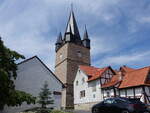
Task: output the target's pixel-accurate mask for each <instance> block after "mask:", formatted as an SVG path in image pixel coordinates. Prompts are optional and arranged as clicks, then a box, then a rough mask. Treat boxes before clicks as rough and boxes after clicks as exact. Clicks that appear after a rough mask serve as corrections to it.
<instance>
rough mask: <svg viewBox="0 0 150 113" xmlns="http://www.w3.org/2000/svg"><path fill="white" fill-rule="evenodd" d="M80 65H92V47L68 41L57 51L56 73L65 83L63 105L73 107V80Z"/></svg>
mask: <svg viewBox="0 0 150 113" xmlns="http://www.w3.org/2000/svg"><path fill="white" fill-rule="evenodd" d="M79 65H90V49H88V48H85V47H83V46H80V45H77V44H74V43H66V44H64V45H63V46H62V47H61V48H60V49H59V50H58V51H57V53H56V63H55V74H56V76H57V77H58V78H59V79H60V80H61V81H62V82H63V83H64V84H65V86H66V87H65V88H64V89H63V91H62V107H64V108H67V107H73V105H74V104H73V81H74V79H75V76H76V73H77V69H78V66H79Z"/></svg>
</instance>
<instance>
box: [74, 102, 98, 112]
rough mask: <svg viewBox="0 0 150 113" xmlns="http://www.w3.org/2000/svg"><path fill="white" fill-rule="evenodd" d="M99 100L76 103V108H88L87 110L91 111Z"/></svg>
mask: <svg viewBox="0 0 150 113" xmlns="http://www.w3.org/2000/svg"><path fill="white" fill-rule="evenodd" d="M97 103H99V102H90V103H81V104H75V105H74V109H75V110H87V111H89V110H90V111H91V108H92V106H93V105H95V104H97Z"/></svg>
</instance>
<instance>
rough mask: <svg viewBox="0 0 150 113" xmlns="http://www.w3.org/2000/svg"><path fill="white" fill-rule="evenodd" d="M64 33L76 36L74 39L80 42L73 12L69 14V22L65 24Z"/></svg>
mask: <svg viewBox="0 0 150 113" xmlns="http://www.w3.org/2000/svg"><path fill="white" fill-rule="evenodd" d="M65 33H72V34H73V35H75V36H76V38H78V39H79V40H81V38H80V33H79V30H78V26H77V22H76V20H75V16H74V12H73V10H72V11H71V12H70V16H69V20H68V23H67V28H66V31H65Z"/></svg>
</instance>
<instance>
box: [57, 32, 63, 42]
mask: <svg viewBox="0 0 150 113" xmlns="http://www.w3.org/2000/svg"><path fill="white" fill-rule="evenodd" d="M61 43H62V35H61V32H60V33H59V35H58V38H57V41H56V44H61Z"/></svg>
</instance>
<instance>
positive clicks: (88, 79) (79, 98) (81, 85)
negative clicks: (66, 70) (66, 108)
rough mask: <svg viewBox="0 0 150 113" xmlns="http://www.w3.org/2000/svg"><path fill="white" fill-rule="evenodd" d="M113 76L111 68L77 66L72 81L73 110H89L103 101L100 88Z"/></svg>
mask: <svg viewBox="0 0 150 113" xmlns="http://www.w3.org/2000/svg"><path fill="white" fill-rule="evenodd" d="M114 74H115V72H114V71H113V70H112V68H111V67H105V68H96V67H92V66H83V65H81V66H79V68H78V71H77V74H76V77H75V80H74V105H75V106H74V107H75V109H89V108H91V106H92V105H93V104H95V103H98V102H100V101H102V100H103V96H102V92H101V86H102V84H104V83H106V82H108V81H109V80H110V78H112V76H113V75H114Z"/></svg>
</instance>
